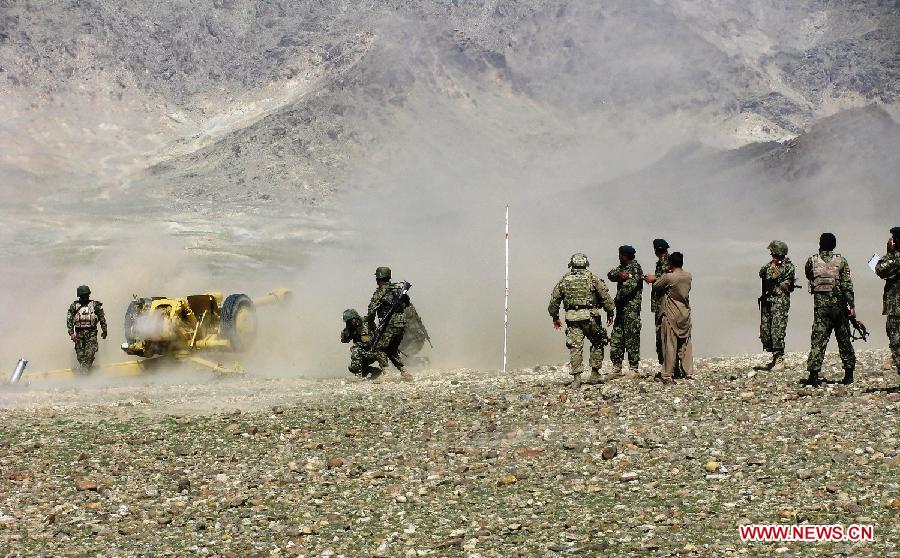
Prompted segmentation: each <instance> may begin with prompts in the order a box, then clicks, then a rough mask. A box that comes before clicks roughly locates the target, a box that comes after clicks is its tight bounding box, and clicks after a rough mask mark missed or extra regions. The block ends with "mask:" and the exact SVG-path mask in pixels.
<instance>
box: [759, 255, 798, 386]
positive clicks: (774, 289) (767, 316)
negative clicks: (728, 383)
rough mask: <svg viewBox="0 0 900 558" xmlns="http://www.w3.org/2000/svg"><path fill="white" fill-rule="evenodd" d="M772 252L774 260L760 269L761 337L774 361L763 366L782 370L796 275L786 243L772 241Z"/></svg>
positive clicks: (765, 348) (767, 368)
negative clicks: (788, 255)
mask: <svg viewBox="0 0 900 558" xmlns="http://www.w3.org/2000/svg"><path fill="white" fill-rule="evenodd" d="M769 253H770V254H771V256H772V260H771V261H770V262H769V263H767V264H766V265H764V266H762V268H760V270H759V278H760V279H761V280H762V291H763V292H762V295H761V296H760V297H759V313H760V320H759V340H760V341H761V342H762V346H763V350H764V351H766V352H769V353H772V361H771V362H769V364H767V365H766V366H764V367H761V368H762V369H764V370H777V371H780V370H784V337H785V335H786V333H787V324H788V312H789V311H790V309H791V293H792V292H794V283H795V282H796V280H797V277H796V270H795V268H794V264H793V263H791V259H790V258H788V257H787V253H788V246H787V244H785V243H784V242H782V241H780V240H773V241H772V242H770V243H769Z"/></svg>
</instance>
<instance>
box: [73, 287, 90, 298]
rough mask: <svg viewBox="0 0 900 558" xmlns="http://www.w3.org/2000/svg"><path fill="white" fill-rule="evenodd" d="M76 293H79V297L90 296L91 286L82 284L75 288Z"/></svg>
mask: <svg viewBox="0 0 900 558" xmlns="http://www.w3.org/2000/svg"><path fill="white" fill-rule="evenodd" d="M75 294H77V295H78V297H79V298H81V297H83V296H88V295H90V294H91V288H90V287H88V286H87V285H81V286H80V287H78V288H77V289H75Z"/></svg>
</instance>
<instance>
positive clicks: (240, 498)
mask: <svg viewBox="0 0 900 558" xmlns="http://www.w3.org/2000/svg"><path fill="white" fill-rule="evenodd" d="M247 500H248V497H247V495H246V494H235V495H234V496H232V497H231V498H228V500H226V502H225V505H226V506H228V507H229V508H239V507H241V506H243V505H244V504H246V503H247Z"/></svg>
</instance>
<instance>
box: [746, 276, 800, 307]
mask: <svg viewBox="0 0 900 558" xmlns="http://www.w3.org/2000/svg"><path fill="white" fill-rule="evenodd" d="M760 283H761V286H760V294H759V298H757V299H756V305H757V306H759V309H760V311H762V307H763V304H767V303H768V301H767V300H766V295H768V294H769V291H770V290H771V289H772V287H771V286H770V285H773V286H774V285H775V281H773V280H772V279H769V278H768V277H763V278H762V279H760ZM802 288H803V286H802V285H798V284H797V276H796V275H795V276H794V277H791V286H790V288H789V289H788V292H787V294H789V295H790V294H792V293H793V292H794V291H796V290H797V289H802Z"/></svg>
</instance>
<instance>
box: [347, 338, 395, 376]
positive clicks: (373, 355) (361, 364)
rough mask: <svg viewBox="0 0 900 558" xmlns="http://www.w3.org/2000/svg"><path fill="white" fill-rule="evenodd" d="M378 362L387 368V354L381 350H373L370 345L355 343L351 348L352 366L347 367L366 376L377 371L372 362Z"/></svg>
mask: <svg viewBox="0 0 900 558" xmlns="http://www.w3.org/2000/svg"><path fill="white" fill-rule="evenodd" d="M376 362H377V363H378V365H379V366H381V369H382V370H384V369H385V368H387V365H388V360H387V356H386V355H385V354H384V353H382V352H380V351H372V350H370V349H369V348H368V347H364V346H361V345H353V347H351V348H350V366H349V367H347V369H348V370H350V372H351V373H353V374H356V375H357V376H366V375H368V374H371V373H373V372H375V370H373V369H372V368H373V367H372V364H374V363H376Z"/></svg>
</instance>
